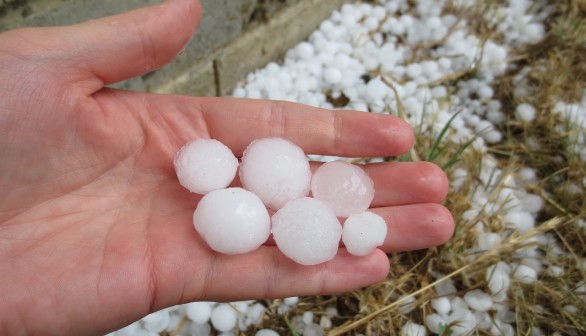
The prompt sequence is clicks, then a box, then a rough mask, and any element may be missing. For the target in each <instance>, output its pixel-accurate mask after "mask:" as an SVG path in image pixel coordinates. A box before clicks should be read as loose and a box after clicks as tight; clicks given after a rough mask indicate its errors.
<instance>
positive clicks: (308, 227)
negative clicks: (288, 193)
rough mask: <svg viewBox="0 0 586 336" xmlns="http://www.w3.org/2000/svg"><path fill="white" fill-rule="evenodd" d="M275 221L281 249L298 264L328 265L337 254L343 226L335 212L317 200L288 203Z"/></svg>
mask: <svg viewBox="0 0 586 336" xmlns="http://www.w3.org/2000/svg"><path fill="white" fill-rule="evenodd" d="M272 222H273V237H274V238H275V242H276V244H277V246H278V247H279V250H281V252H283V254H285V255H286V256H287V257H289V258H291V259H293V260H294V261H296V262H297V263H299V264H302V265H316V264H319V263H322V262H326V261H328V260H331V259H332V258H334V256H335V255H336V252H337V251H338V244H339V242H340V238H341V236H342V226H341V225H340V222H339V221H338V219H337V218H336V215H335V214H334V213H333V212H332V210H330V209H329V208H328V207H327V206H326V205H325V204H324V203H323V202H321V201H319V200H317V199H315V198H309V197H304V198H298V199H295V200H292V201H290V202H288V203H287V204H286V205H285V206H284V207H282V208H281V209H280V210H279V211H277V212H276V213H275V214H274V215H273V218H272Z"/></svg>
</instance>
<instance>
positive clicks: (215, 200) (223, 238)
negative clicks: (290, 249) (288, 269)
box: [193, 188, 271, 254]
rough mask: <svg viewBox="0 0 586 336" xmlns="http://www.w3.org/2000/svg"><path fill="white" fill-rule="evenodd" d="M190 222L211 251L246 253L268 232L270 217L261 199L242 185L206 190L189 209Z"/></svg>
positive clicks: (265, 237) (266, 236)
mask: <svg viewBox="0 0 586 336" xmlns="http://www.w3.org/2000/svg"><path fill="white" fill-rule="evenodd" d="M193 224H194V226H195V229H196V230H197V232H198V233H199V234H200V236H201V237H202V238H203V239H204V240H205V241H206V242H207V243H208V245H209V246H210V247H211V248H212V249H213V250H215V251H218V252H221V253H226V254H238V253H247V252H250V251H252V250H255V249H256V248H258V247H259V246H260V245H262V244H263V243H264V242H265V241H266V240H267V239H268V237H269V234H270V229H271V228H270V225H271V223H270V217H269V213H268V211H267V209H266V208H265V206H264V205H263V203H262V201H261V200H260V199H259V198H258V196H256V195H255V194H253V193H251V192H249V191H246V190H244V189H242V188H228V189H220V190H214V191H212V192H210V193H208V194H206V195H205V196H204V197H203V198H202V199H201V201H199V204H198V205H197V208H196V209H195V212H194V213H193Z"/></svg>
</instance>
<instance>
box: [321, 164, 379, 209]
mask: <svg viewBox="0 0 586 336" xmlns="http://www.w3.org/2000/svg"><path fill="white" fill-rule="evenodd" d="M311 192H312V194H313V197H314V198H317V199H319V200H320V201H322V202H324V203H325V204H327V205H328V206H329V207H330V208H331V209H332V210H333V211H334V213H335V214H336V216H338V217H348V216H350V215H354V214H358V213H361V212H364V211H365V210H366V209H368V207H369V206H370V202H372V199H373V198H374V183H373V182H372V179H371V178H370V177H369V176H368V175H366V173H365V172H364V171H363V170H362V169H361V168H360V167H358V166H356V165H352V164H350V163H347V162H344V161H334V162H328V163H325V164H323V165H322V166H321V167H319V168H318V169H317V170H316V172H315V173H314V174H313V178H312V180H311Z"/></svg>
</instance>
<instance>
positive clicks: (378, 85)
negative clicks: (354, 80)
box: [366, 77, 391, 100]
mask: <svg viewBox="0 0 586 336" xmlns="http://www.w3.org/2000/svg"><path fill="white" fill-rule="evenodd" d="M390 90H391V89H390V88H389V87H388V86H387V84H385V83H384V82H383V81H382V80H381V79H380V78H379V77H376V78H373V79H371V80H370V81H369V82H368V84H366V95H367V96H368V98H370V99H371V100H379V99H383V98H384V97H385V96H386V95H387V93H390V92H391V91H390Z"/></svg>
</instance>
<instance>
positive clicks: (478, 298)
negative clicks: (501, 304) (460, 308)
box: [464, 289, 492, 311]
mask: <svg viewBox="0 0 586 336" xmlns="http://www.w3.org/2000/svg"><path fill="white" fill-rule="evenodd" d="M464 301H466V304H467V305H468V307H470V308H472V309H474V310H476V311H488V310H489V309H490V308H492V298H491V297H490V295H488V294H487V293H485V292H484V291H482V290H480V289H475V290H471V291H469V292H468V293H466V295H464Z"/></svg>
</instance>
